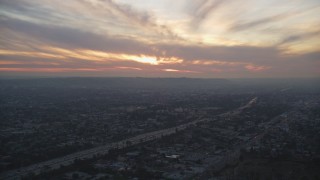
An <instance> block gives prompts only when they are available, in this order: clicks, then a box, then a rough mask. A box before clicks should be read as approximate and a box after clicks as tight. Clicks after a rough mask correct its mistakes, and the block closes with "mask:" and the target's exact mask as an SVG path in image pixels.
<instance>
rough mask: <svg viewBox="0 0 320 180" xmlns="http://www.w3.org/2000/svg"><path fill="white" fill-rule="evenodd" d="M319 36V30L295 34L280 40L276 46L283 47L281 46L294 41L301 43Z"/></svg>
mask: <svg viewBox="0 0 320 180" xmlns="http://www.w3.org/2000/svg"><path fill="white" fill-rule="evenodd" d="M319 35H320V30H316V31H312V32H305V33H300V34H295V35H289V36H287V37H285V38H284V39H282V40H281V41H280V42H279V43H278V45H283V44H288V43H292V42H296V41H301V40H305V39H309V38H312V37H318V36H319Z"/></svg>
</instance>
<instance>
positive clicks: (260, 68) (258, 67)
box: [245, 64, 270, 72]
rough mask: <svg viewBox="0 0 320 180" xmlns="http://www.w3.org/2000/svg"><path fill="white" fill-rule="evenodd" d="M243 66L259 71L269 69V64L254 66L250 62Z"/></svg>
mask: <svg viewBox="0 0 320 180" xmlns="http://www.w3.org/2000/svg"><path fill="white" fill-rule="evenodd" d="M245 68H246V69H247V70H249V71H253V72H260V71H265V70H267V69H270V67H269V66H256V65H252V64H248V65H246V66H245Z"/></svg>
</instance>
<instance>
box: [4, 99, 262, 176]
mask: <svg viewBox="0 0 320 180" xmlns="http://www.w3.org/2000/svg"><path fill="white" fill-rule="evenodd" d="M256 101H257V97H255V98H253V99H251V100H250V101H249V102H248V103H247V104H246V105H244V106H241V107H239V108H237V109H236V110H233V111H230V112H226V113H222V114H220V115H219V116H221V117H224V116H230V115H234V114H238V113H240V112H241V111H242V110H243V109H245V108H249V107H251V106H252V105H253V104H254V103H255V102H256ZM210 120H211V119H202V118H198V119H197V120H195V121H192V122H189V123H185V124H181V125H178V126H175V127H171V128H167V129H162V130H158V131H153V132H149V133H144V134H140V135H137V136H134V137H131V138H127V139H124V140H121V141H118V142H113V143H110V144H106V145H103V146H99V147H95V148H92V149H88V150H84V151H79V152H75V153H73V154H69V155H66V156H63V157H59V158H55V159H52V160H48V161H44V162H40V163H37V164H33V165H30V166H27V167H22V168H20V169H15V170H11V171H7V172H4V173H2V174H0V179H21V178H22V177H24V176H26V175H28V174H30V173H34V174H40V173H41V172H47V171H51V170H55V169H59V168H60V167H61V166H67V165H71V164H73V163H74V160H77V159H90V158H93V157H94V156H96V155H105V154H107V153H108V152H109V150H110V149H123V148H125V147H128V146H133V145H137V144H140V143H143V142H147V141H152V140H155V139H159V138H161V137H163V136H168V135H171V134H175V133H177V132H178V131H180V130H184V129H186V128H187V127H189V126H191V125H195V124H197V123H199V122H205V121H210Z"/></svg>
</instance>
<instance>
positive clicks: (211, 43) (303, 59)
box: [0, 0, 320, 78]
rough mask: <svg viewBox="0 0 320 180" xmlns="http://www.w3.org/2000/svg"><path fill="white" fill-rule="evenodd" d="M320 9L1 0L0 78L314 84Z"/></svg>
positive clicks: (204, 1)
mask: <svg viewBox="0 0 320 180" xmlns="http://www.w3.org/2000/svg"><path fill="white" fill-rule="evenodd" d="M58 4H59V5H58ZM270 7H276V8H272V10H271V8H270ZM319 10H320V3H319V2H318V1H315V0H307V1H289V0H285V1H281V2H278V1H272V2H269V1H265V0H258V1H251V0H245V1H241V2H238V1H219V0H199V1H191V0H190V1H189V0H187V1H183V2H181V1H177V2H176V1H174V2H173V1H169V0H163V1H150V2H148V3H146V2H143V1H137V2H130V1H123V0H108V1H97V0H90V1H89V0H84V1H76V0H71V1H65V2H61V3H55V2H52V1H48V0H44V1H41V3H40V2H38V1H30V0H17V1H2V2H1V6H0V24H1V26H0V29H1V35H0V36H1V38H0V68H1V69H0V74H1V75H4V76H5V75H15V72H17V73H18V74H16V75H21V76H24V75H33V74H32V72H43V73H42V75H46V73H45V72H49V71H50V72H78V71H89V72H93V74H92V75H94V72H99V74H96V75H97V76H118V75H121V76H156V77H159V76H160V77H161V76H165V77H167V76H170V75H172V72H179V73H180V75H181V76H186V77H205V78H214V77H251V76H253V74H254V77H319V76H320V74H319V70H318V69H320V67H319V61H320V44H319V42H320V25H319V20H320V16H319V13H318V12H319ZM116 67H122V68H116ZM297 68H298V69H299V74H297ZM117 70H118V72H119V73H120V72H121V74H119V73H114V72H116V71H117ZM21 72H25V73H21ZM152 72H157V73H156V74H154V73H152ZM194 72H196V73H194ZM38 74H39V73H38ZM50 75H52V74H50ZM60 75H63V74H60ZM65 75H66V76H67V74H65ZM73 75H82V74H76V73H74V74H73Z"/></svg>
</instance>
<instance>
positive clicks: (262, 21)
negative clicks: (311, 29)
mask: <svg viewBox="0 0 320 180" xmlns="http://www.w3.org/2000/svg"><path fill="white" fill-rule="evenodd" d="M315 8H318V6H315V7H311V8H307V9H302V10H292V11H289V12H285V13H280V14H276V15H273V16H269V17H264V18H259V19H256V20H253V21H248V22H237V23H234V24H233V25H231V26H230V27H229V30H230V31H245V30H248V29H252V28H255V27H259V26H263V25H266V24H269V23H275V22H278V21H281V20H285V19H289V18H292V17H294V16H298V15H301V14H303V13H306V12H308V11H311V10H313V9H315Z"/></svg>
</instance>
